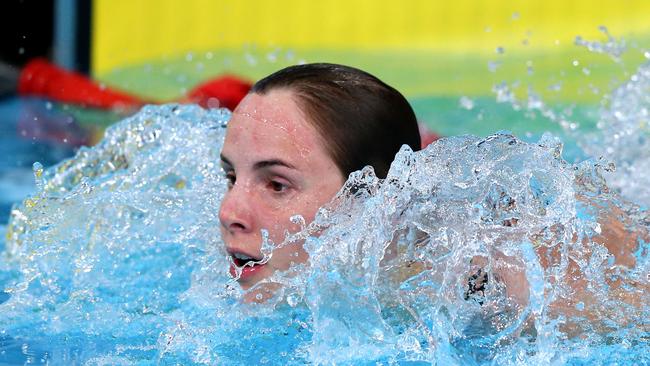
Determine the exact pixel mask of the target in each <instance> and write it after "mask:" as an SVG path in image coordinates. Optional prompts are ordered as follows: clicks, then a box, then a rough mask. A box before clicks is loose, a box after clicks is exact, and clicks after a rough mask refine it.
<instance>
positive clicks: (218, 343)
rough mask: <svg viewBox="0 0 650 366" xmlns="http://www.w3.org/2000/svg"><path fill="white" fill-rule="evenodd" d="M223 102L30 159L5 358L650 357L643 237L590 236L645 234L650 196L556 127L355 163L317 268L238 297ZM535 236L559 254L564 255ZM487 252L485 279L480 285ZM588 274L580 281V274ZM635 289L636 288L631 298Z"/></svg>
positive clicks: (138, 118)
mask: <svg viewBox="0 0 650 366" xmlns="http://www.w3.org/2000/svg"><path fill="white" fill-rule="evenodd" d="M228 118H229V114H228V113H227V112H225V111H221V110H212V111H204V110H202V109H200V108H198V107H192V106H175V105H167V106H161V107H153V106H150V107H147V108H145V109H144V110H142V111H141V112H140V113H139V114H137V115H135V116H134V117H132V118H129V119H126V120H124V121H122V122H120V123H118V124H117V125H115V126H113V127H111V128H110V129H109V130H108V131H107V133H106V137H105V139H104V140H103V141H102V142H101V143H100V144H98V145H97V146H96V147H93V148H91V149H86V148H84V149H81V150H80V151H79V152H78V153H77V154H76V156H75V157H74V158H72V159H71V160H67V161H64V162H63V163H61V164H59V165H55V166H54V167H52V168H49V169H46V170H45V171H44V172H43V173H42V175H41V174H40V171H39V170H38V169H36V176H37V179H36V182H37V186H38V187H40V189H39V190H38V191H37V192H36V193H34V194H33V195H31V197H30V198H29V199H28V200H26V201H24V202H23V204H22V205H20V206H17V207H16V211H15V212H14V213H13V216H12V219H11V222H10V224H9V226H8V227H7V231H8V235H7V238H8V241H7V243H6V244H5V245H6V248H5V251H4V255H3V257H2V266H0V268H2V270H0V281H1V282H2V283H3V287H4V288H5V293H4V294H3V295H2V297H3V303H2V304H0V310H1V311H0V335H1V337H2V339H1V342H2V345H3V347H2V351H0V362H2V363H6V364H22V363H35V364H39V363H41V364H42V363H49V364H71V363H85V364H139V365H145V364H250V363H255V364H305V363H314V364H355V365H356V364H363V365H365V364H377V363H380V364H426V363H437V364H445V365H447V364H463V365H464V364H499V365H519V364H530V365H536V364H573V365H587V364H589V365H591V364H612V363H620V364H643V363H644V362H645V363H647V362H649V361H650V360H649V359H648V351H650V346H649V345H648V336H649V333H648V325H649V324H648V323H647V320H646V319H648V318H649V317H648V315H650V314H649V309H648V301H647V300H648V298H647V295H646V294H647V292H645V293H644V292H641V293H640V292H639V291H640V290H642V289H644V288H647V287H648V278H647V273H648V270H649V269H650V261H649V260H648V258H649V254H648V251H647V248H646V249H643V248H645V247H647V246H644V247H642V246H641V244H639V245H638V248H637V250H636V251H637V252H638V254H637V262H636V264H635V266H633V267H631V268H625V267H621V266H616V265H613V261H612V258H613V259H615V258H616V256H613V254H612V253H608V251H607V249H606V248H605V247H604V246H602V245H600V244H599V243H598V242H597V240H594V238H595V237H597V236H598V235H599V232H601V231H602V228H601V226H600V225H599V224H600V223H603V222H604V221H603V220H605V221H606V220H614V221H617V220H620V221H625V223H626V225H627V228H628V229H629V230H630V231H631V232H636V233H638V235H639V236H640V238H641V237H642V238H646V239H647V238H648V236H649V233H648V231H649V230H648V222H649V221H648V216H647V213H646V212H645V211H643V210H640V209H639V208H638V207H637V206H635V205H634V204H631V203H628V202H626V201H625V200H624V199H622V198H620V196H618V194H616V193H615V192H611V191H609V190H608V188H607V186H606V185H605V182H604V180H603V178H602V176H601V173H602V169H601V168H599V167H598V166H597V165H594V163H593V162H590V161H586V162H583V163H579V164H577V165H572V164H569V163H567V162H565V161H564V160H562V159H561V145H560V144H559V141H558V140H557V139H556V138H553V137H552V136H550V135H546V136H544V137H543V138H542V139H541V140H540V141H538V142H537V143H526V142H523V141H521V140H519V139H517V138H516V137H514V136H512V135H509V134H508V133H499V134H495V135H492V136H488V137H487V138H481V137H473V136H464V137H463V136H461V137H453V138H446V139H442V140H440V141H439V142H437V143H435V144H433V145H431V146H430V147H429V148H428V149H426V150H424V151H422V152H418V153H412V152H410V151H409V150H408V149H405V150H403V151H401V152H400V154H398V156H397V157H396V160H395V163H394V164H393V166H392V168H391V171H390V173H389V176H388V177H387V179H386V180H385V181H383V182H380V181H379V180H378V179H377V178H375V177H374V174H373V173H372V171H371V170H364V171H361V172H357V173H356V174H354V175H353V176H352V177H351V178H350V179H349V181H348V182H347V184H346V186H345V187H344V188H343V189H342V190H341V192H340V193H339V195H338V196H337V197H336V198H335V199H334V200H333V201H332V202H331V203H330V204H329V205H327V206H326V207H325V208H324V209H323V210H322V211H321V212H320V213H319V215H318V216H317V218H316V220H315V221H314V222H313V223H311V224H309V225H307V226H306V227H305V228H304V229H303V230H302V231H301V232H298V233H294V234H293V235H290V236H288V237H287V239H286V242H285V243H284V244H286V243H288V242H291V241H294V240H305V248H306V249H307V251H308V252H309V254H310V263H309V265H308V266H298V267H296V268H293V269H292V270H291V271H289V272H288V273H277V274H276V275H274V276H273V277H272V278H271V279H269V280H268V281H267V282H268V283H262V284H260V285H259V286H258V287H256V288H254V289H252V291H262V292H268V293H269V294H270V295H271V299H270V300H269V301H267V302H266V303H263V304H245V303H243V302H242V299H243V296H244V295H245V293H244V292H243V291H242V290H241V289H240V288H239V287H238V285H237V284H236V283H235V282H233V280H232V279H231V278H230V277H229V275H228V266H229V263H228V260H227V257H226V255H225V253H224V251H223V249H222V246H221V241H220V237H219V230H218V218H217V217H216V216H217V211H218V205H219V201H220V197H221V196H222V195H223V192H224V189H225V187H226V184H225V182H224V178H223V176H222V174H221V171H220V168H219V167H218V163H217V162H218V154H219V152H220V145H221V143H222V141H223V136H224V131H225V129H224V126H225V125H226V123H227V120H228ZM187 141H191V142H192V143H191V144H188V143H187ZM450 152H453V153H450ZM359 186H362V187H364V189H362V190H358V187H359ZM352 187H357V188H356V189H352ZM315 231H318V232H321V234H320V235H318V236H313V233H314V232H315ZM390 242H394V243H396V248H392V247H391V248H389V247H388V243H390ZM646 242H647V240H646ZM576 243H580V244H579V245H578V244H576ZM284 244H283V243H269V245H271V246H275V245H284ZM540 245H541V246H545V247H547V249H548V252H556V253H557V258H555V259H548V258H551V257H548V258H547V260H549V261H550V262H551V263H550V264H546V265H542V259H541V258H543V257H544V255H543V253H545V252H541V251H540V250H541V249H540ZM387 250H391V251H394V250H396V251H397V255H396V256H395V258H393V259H385V258H384V254H385V253H386V251H387ZM585 250H586V251H585ZM382 258H384V259H382ZM571 263H573V264H575V265H576V266H577V267H572V266H571V265H570V264H571ZM477 266H479V267H477ZM477 268H482V269H483V270H485V271H486V272H488V273H489V274H490V276H491V277H490V278H491V280H489V282H488V285H487V286H486V288H485V291H484V293H481V294H475V295H472V296H470V297H467V296H466V290H467V286H468V279H469V277H470V276H471V275H472V273H475V271H476V269H477ZM501 268H507V271H506V272H503V271H502V270H501ZM576 268H578V269H576ZM576 270H578V272H575V271H576ZM569 272H570V273H572V274H571V275H569ZM506 273H510V274H517V275H520V276H522V277H523V278H525V282H524V283H525V285H524V286H525V287H527V288H528V290H527V291H528V295H527V296H524V297H525V299H524V300H523V301H518V300H517V295H516V294H515V295H513V294H510V293H509V292H508V291H509V288H511V287H509V286H507V283H509V282H508V279H507V278H506V277H507V274H506ZM576 276H577V278H578V279H579V280H583V281H585V282H584V283H581V284H580V286H578V287H577V288H576V287H575V283H573V282H572V280H570V278H576ZM269 283H273V284H276V285H277V284H279V289H277V288H276V287H278V286H273V289H270V287H269ZM526 284H527V285H526ZM626 294H627V295H629V296H630V297H631V299H632V300H625V301H621V300H620V298H621V296H624V295H626ZM635 296H636V297H635ZM577 299H584V300H583V301H580V302H576V301H577ZM594 299H595V300H594ZM639 304H640V305H639ZM567 307H568V308H567ZM567 309H570V310H567Z"/></svg>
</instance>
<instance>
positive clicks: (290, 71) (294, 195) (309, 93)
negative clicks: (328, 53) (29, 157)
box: [219, 63, 421, 289]
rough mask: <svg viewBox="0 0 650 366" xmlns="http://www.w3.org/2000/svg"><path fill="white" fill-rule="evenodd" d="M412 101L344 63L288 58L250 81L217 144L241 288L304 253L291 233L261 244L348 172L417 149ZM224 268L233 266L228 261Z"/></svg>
mask: <svg viewBox="0 0 650 366" xmlns="http://www.w3.org/2000/svg"><path fill="white" fill-rule="evenodd" d="M420 143H421V142H420V134H419V132H418V123H417V120H416V117H415V113H414V112H413V109H412V108H411V106H410V105H409V103H408V102H407V101H406V98H404V96H402V94H400V93H399V92H398V91H397V90H395V89H394V88H392V87H390V86H388V85H386V84H385V83H384V82H382V81H381V80H379V79H377V78H376V77H374V76H372V75H370V74H368V73H366V72H364V71H361V70H358V69H355V68H352V67H348V66H342V65H335V64H326V63H317V64H306V65H298V66H291V67H288V68H285V69H283V70H280V71H278V72H276V73H274V74H272V75H270V76H268V77H266V78H264V79H262V80H260V81H258V82H257V83H256V84H255V85H253V88H252V89H251V92H250V93H249V94H248V95H247V96H246V97H245V98H244V99H243V100H242V101H241V103H240V104H239V106H238V107H237V108H236V109H235V111H234V112H233V115H232V118H231V120H230V122H229V123H228V128H227V132H226V138H225V142H224V145H223V150H222V153H221V162H222V167H223V170H224V172H225V175H226V178H227V179H228V192H227V193H226V194H225V196H224V198H223V201H222V203H221V208H220V211H219V219H220V221H221V233H222V238H223V241H224V242H225V245H226V251H227V252H228V254H229V255H230V256H231V257H232V261H233V263H234V264H235V265H236V266H238V267H242V270H241V274H240V275H239V277H238V279H237V280H238V282H239V284H240V285H241V287H242V288H243V289H249V288H251V287H252V286H253V285H255V284H256V283H258V282H259V281H261V280H262V279H264V278H268V277H269V276H270V275H271V274H273V273H274V272H275V271H278V270H281V271H284V270H287V269H288V268H289V267H290V266H291V265H292V263H304V262H306V261H307V259H308V258H307V253H306V252H305V251H304V249H303V248H302V247H301V245H300V244H299V243H294V244H290V245H286V246H283V247H282V248H278V249H276V250H274V251H273V254H272V256H271V257H270V258H268V259H265V258H263V255H262V252H261V245H262V244H261V243H262V236H261V230H263V229H264V230H268V234H269V239H270V240H271V241H272V242H273V243H282V242H283V240H284V237H285V232H287V231H288V232H296V231H297V230H298V229H299V226H298V225H297V224H294V223H292V222H291V221H290V217H292V216H294V215H296V214H299V215H301V216H302V217H303V218H304V219H305V220H306V222H311V221H312V220H313V219H314V216H315V215H316V212H317V210H318V209H319V208H320V207H321V206H323V205H324V204H326V203H328V202H329V201H330V200H331V199H332V198H333V197H334V195H335V194H336V193H337V192H338V191H339V189H340V188H341V187H342V186H343V183H344V182H345V181H346V179H347V177H348V175H349V174H350V173H352V172H354V171H356V170H360V169H362V168H364V167H365V166H368V165H369V166H372V167H373V168H374V170H375V174H376V175H377V176H378V177H379V178H383V177H385V176H386V174H387V173H388V169H389V167H390V164H391V163H392V161H393V159H394V157H395V154H396V153H397V152H398V151H399V149H400V148H401V147H402V145H404V144H406V145H408V146H410V147H411V149H413V150H414V151H415V150H419V149H420ZM231 274H233V276H234V275H235V274H236V269H235V267H234V266H233V267H232V268H231Z"/></svg>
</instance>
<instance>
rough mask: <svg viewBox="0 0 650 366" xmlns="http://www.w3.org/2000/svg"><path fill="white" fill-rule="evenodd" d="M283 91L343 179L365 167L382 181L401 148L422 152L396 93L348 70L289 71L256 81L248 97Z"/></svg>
mask: <svg viewBox="0 0 650 366" xmlns="http://www.w3.org/2000/svg"><path fill="white" fill-rule="evenodd" d="M279 88H286V89H288V90H291V91H293V92H294V93H295V95H296V97H297V101H296V102H297V103H298V106H299V107H300V108H301V109H302V111H303V112H304V113H305V115H307V117H308V120H309V121H310V122H312V123H313V125H314V127H316V130H317V131H318V132H319V134H320V135H321V137H322V138H323V140H324V142H325V145H326V148H327V150H328V152H329V154H330V156H331V158H332V160H333V161H334V163H335V164H336V165H337V166H338V168H339V170H340V171H341V173H342V174H343V176H344V177H347V176H348V175H349V174H350V173H352V172H353V171H356V170H359V169H362V168H363V167H364V166H366V165H370V166H372V167H373V168H374V170H375V174H376V175H377V176H378V177H380V178H385V177H386V174H387V173H388V169H389V168H390V164H391V163H392V162H393V159H394V158H395V154H397V152H398V151H399V149H400V148H401V146H402V145H403V144H407V145H409V146H410V147H411V149H413V150H414V151H416V150H419V149H420V133H419V130H418V124H417V120H416V118H415V113H414V112H413V109H412V108H411V106H410V105H409V103H408V102H407V101H406V98H404V96H403V95H402V94H400V93H399V92H398V91H397V90H395V89H394V88H392V87H390V86H388V85H386V84H385V83H384V82H382V81H381V80H379V79H377V78H376V77H374V76H372V75H370V74H369V73H367V72H365V71H362V70H359V69H355V68H353V67H349V66H343V65H336V64H328V63H315V64H305V65H296V66H290V67H287V68H285V69H282V70H280V71H277V72H275V73H273V74H271V75H269V76H267V77H265V78H264V79H262V80H260V81H258V82H257V83H255V85H253V88H252V89H251V92H252V93H257V94H260V95H263V94H266V93H267V92H269V91H271V90H273V89H279Z"/></svg>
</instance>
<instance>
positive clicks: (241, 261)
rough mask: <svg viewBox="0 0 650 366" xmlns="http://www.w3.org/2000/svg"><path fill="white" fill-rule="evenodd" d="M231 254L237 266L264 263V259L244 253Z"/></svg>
mask: <svg viewBox="0 0 650 366" xmlns="http://www.w3.org/2000/svg"><path fill="white" fill-rule="evenodd" d="M231 256H232V260H233V262H234V263H235V265H236V266H237V267H245V266H249V267H252V266H255V265H258V264H262V263H261V261H262V259H258V258H253V257H249V256H247V255H245V254H242V253H231Z"/></svg>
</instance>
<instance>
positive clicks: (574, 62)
mask: <svg viewBox="0 0 650 366" xmlns="http://www.w3.org/2000/svg"><path fill="white" fill-rule="evenodd" d="M571 65H573V66H579V65H580V61H578V60H573V61H572V62H571Z"/></svg>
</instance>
